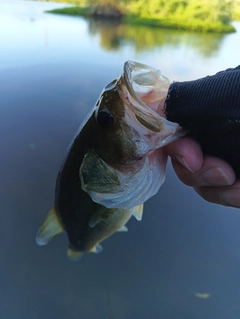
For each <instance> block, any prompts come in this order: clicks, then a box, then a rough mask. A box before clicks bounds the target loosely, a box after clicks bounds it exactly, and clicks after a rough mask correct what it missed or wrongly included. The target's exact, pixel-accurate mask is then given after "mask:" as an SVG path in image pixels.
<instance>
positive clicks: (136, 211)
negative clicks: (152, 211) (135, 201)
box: [132, 204, 143, 221]
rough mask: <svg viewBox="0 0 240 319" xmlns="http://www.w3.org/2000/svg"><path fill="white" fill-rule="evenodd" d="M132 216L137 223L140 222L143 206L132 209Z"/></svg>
mask: <svg viewBox="0 0 240 319" xmlns="http://www.w3.org/2000/svg"><path fill="white" fill-rule="evenodd" d="M132 214H133V216H134V217H135V218H136V219H137V220H138V221H140V220H142V215H143V204H141V205H138V206H135V207H133V208H132Z"/></svg>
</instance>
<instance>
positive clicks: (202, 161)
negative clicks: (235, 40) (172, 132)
mask: <svg viewBox="0 0 240 319" xmlns="http://www.w3.org/2000/svg"><path fill="white" fill-rule="evenodd" d="M165 114H166V116H167V119H168V120H170V121H173V122H178V123H179V124H180V125H181V126H183V127H184V128H187V129H188V130H189V136H188V137H184V138H182V139H180V140H179V141H176V142H174V143H172V144H170V145H168V146H166V147H165V151H166V153H167V154H168V155H169V156H171V158H172V164H173V168H174V170H175V172H176V174H177V175H178V177H179V178H180V180H181V181H182V182H183V183H185V184H186V185H189V186H192V187H194V189H195V190H196V191H197V193H198V194H199V195H200V196H202V197H203V198H204V199H206V200H208V201H210V202H214V203H217V204H222V205H227V206H232V207H240V181H237V180H236V176H237V177H238V178H240V66H238V67H237V68H235V69H228V70H226V71H222V72H219V73H217V74H216V75H214V76H208V77H205V78H202V79H199V80H195V81H188V82H175V83H172V84H171V86H170V88H169V93H168V97H167V99H166V103H165Z"/></svg>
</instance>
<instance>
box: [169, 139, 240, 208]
mask: <svg viewBox="0 0 240 319" xmlns="http://www.w3.org/2000/svg"><path fill="white" fill-rule="evenodd" d="M164 149H165V151H166V153H167V154H168V155H169V156H170V157H171V158H172V165H173V168H174V170H175V172H176V174H177V176H178V177H179V179H180V180H181V181H182V182H183V183H184V184H186V185H188V186H192V187H193V188H194V189H195V191H196V192H197V193H198V194H199V195H200V196H201V197H203V198H204V199H205V200H207V201H209V202H212V203H216V204H221V205H225V206H231V207H237V208H240V181H236V177H235V174H234V171H233V169H232V168H231V166H230V165H229V164H228V163H227V162H225V161H224V160H222V159H220V158H216V157H212V156H205V155H203V153H202V150H201V146H200V145H199V144H198V143H197V142H196V141H194V140H193V139H192V138H190V137H183V138H181V139H180V140H178V141H176V142H174V143H172V144H170V145H168V146H166V147H165V148H164Z"/></svg>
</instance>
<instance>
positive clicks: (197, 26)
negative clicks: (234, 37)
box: [50, 0, 235, 33]
mask: <svg viewBox="0 0 240 319" xmlns="http://www.w3.org/2000/svg"><path fill="white" fill-rule="evenodd" d="M58 2H68V3H77V4H78V6H76V7H71V8H69V7H68V8H62V9H56V10H52V11H50V12H51V13H59V14H68V15H75V16H76V15H80V16H91V15H92V14H93V12H96V8H98V9H101V8H105V9H106V8H108V9H109V8H110V10H115V11H116V10H117V11H118V12H119V13H120V14H121V15H122V16H123V17H122V20H123V21H124V22H126V23H128V24H144V25H149V26H154V27H167V28H175V29H188V30H192V31H202V32H219V33H225V32H234V31H235V29H234V27H233V26H232V25H231V24H230V18H231V17H232V16H233V4H232V2H231V1H225V0H214V1H212V2H209V0H182V1H179V0H151V1H145V0H135V1H127V0H122V1H116V0H66V1H61V0H58ZM108 11H109V10H108Z"/></svg>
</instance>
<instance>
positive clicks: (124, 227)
mask: <svg viewBox="0 0 240 319" xmlns="http://www.w3.org/2000/svg"><path fill="white" fill-rule="evenodd" d="M118 231H119V232H127V231H128V228H127V227H126V226H125V225H123V226H122V227H121V228H119V229H118Z"/></svg>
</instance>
